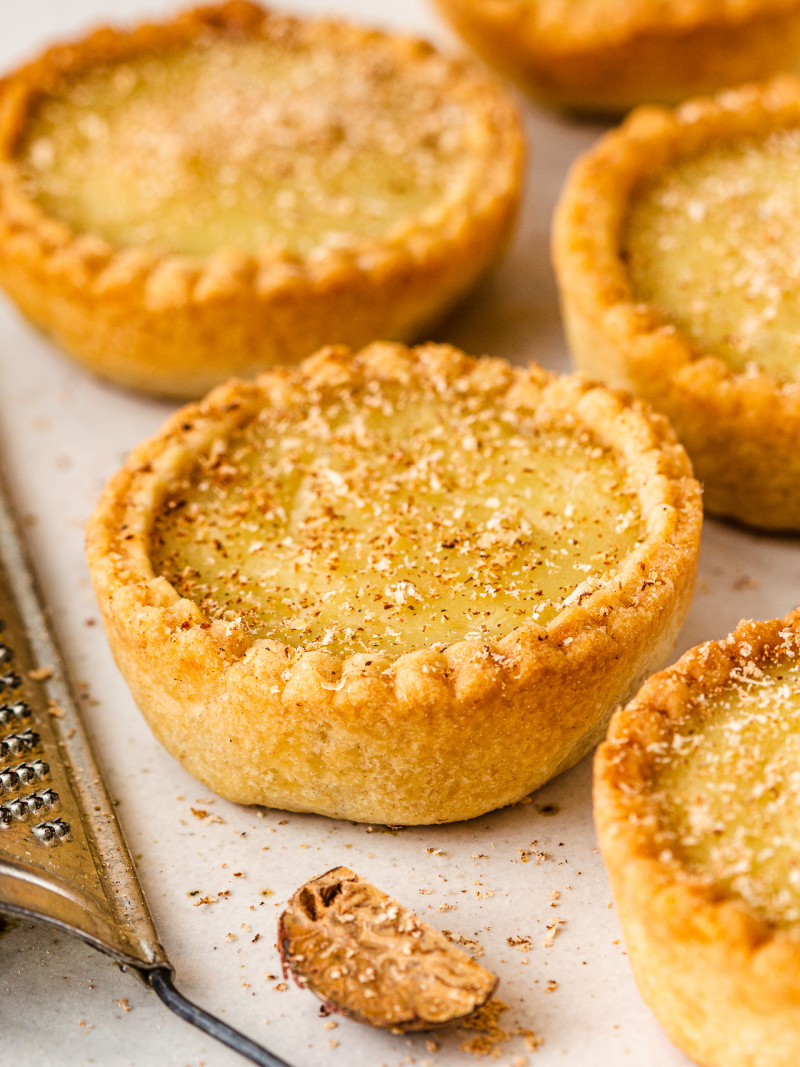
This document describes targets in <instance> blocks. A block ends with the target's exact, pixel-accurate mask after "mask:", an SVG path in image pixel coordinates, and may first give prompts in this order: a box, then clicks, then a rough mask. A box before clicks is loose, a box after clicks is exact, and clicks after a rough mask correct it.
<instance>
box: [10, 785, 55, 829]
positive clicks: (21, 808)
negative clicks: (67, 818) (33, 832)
mask: <svg viewBox="0 0 800 1067" xmlns="http://www.w3.org/2000/svg"><path fill="white" fill-rule="evenodd" d="M58 803H59V796H58V793H56V791H55V789H43V790H42V791H41V792H37V793H28V794H27V795H26V796H24V797H15V799H14V800H12V801H10V802H9V803H8V804H0V826H2V827H8V826H10V825H11V824H12V822H13V821H14V820H16V821H17V822H27V821H28V820H29V819H33V818H35V817H36V816H37V815H40V814H41V813H42V812H45V811H50V810H52V809H53V808H55V807H57V805H58Z"/></svg>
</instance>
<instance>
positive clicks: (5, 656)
mask: <svg viewBox="0 0 800 1067" xmlns="http://www.w3.org/2000/svg"><path fill="white" fill-rule="evenodd" d="M13 658H14V650H13V648H9V646H8V645H5V644H3V643H2V642H0V667H5V666H6V664H8V663H10V662H11V661H12V660H13Z"/></svg>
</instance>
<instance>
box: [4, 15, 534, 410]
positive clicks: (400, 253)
mask: <svg viewBox="0 0 800 1067" xmlns="http://www.w3.org/2000/svg"><path fill="white" fill-rule="evenodd" d="M298 22H299V20H297V19H293V18H292V17H291V16H288V15H279V14H275V13H272V12H269V11H265V10H264V9H262V8H260V7H258V6H257V5H255V4H251V3H248V2H246V0H230V2H228V3H223V4H220V5H219V6H215V7H204V8H198V9H195V10H193V11H188V12H185V13H183V14H182V15H180V16H178V17H177V18H176V19H175V20H174V21H173V22H171V23H164V24H156V23H147V24H143V25H140V26H138V27H136V28H134V29H132V30H129V31H124V30H117V29H111V28H103V29H99V30H97V31H95V32H94V33H93V34H91V35H90V36H88V37H87V38H85V39H84V40H83V41H79V42H76V43H72V44H67V45H59V46H56V47H54V48H51V49H49V50H48V51H47V52H45V53H44V54H43V55H42V56H41V57H39V58H38V59H37V60H35V61H34V62H32V63H30V64H28V65H27V66H25V67H22V68H20V69H19V70H18V71H16V72H14V73H13V74H11V75H9V76H8V77H6V78H5V79H4V80H3V81H2V82H0V285H2V286H3V288H5V289H6V291H7V292H8V293H9V295H10V296H11V297H12V299H13V300H14V301H15V302H16V303H17V304H18V306H19V307H20V309H21V310H22V311H23V313H24V314H25V315H26V316H27V317H29V318H30V319H31V320H32V321H33V322H34V323H35V324H36V325H38V326H39V327H41V328H42V329H44V330H45V331H46V332H48V333H50V334H52V335H53V337H54V338H55V340H56V341H57V342H58V343H59V344H60V345H61V346H62V347H63V348H64V349H66V350H67V351H68V352H70V353H71V354H72V355H73V356H74V357H75V358H77V359H78V360H79V361H80V362H82V363H83V364H84V365H85V366H87V367H88V368H89V369H90V370H91V371H93V372H94V373H96V374H98V375H99V376H101V377H104V378H109V379H111V380H113V381H116V382H119V383H121V384H122V385H125V386H127V387H130V388H134V389H138V390H142V391H145V392H151V393H157V394H163V395H168V396H175V397H180V398H191V397H197V396H200V395H202V394H203V393H204V392H205V391H206V390H208V389H210V388H211V387H212V386H214V385H216V384H218V383H219V382H220V381H221V380H224V379H225V378H227V377H229V376H231V375H242V376H249V375H252V374H255V373H257V372H258V371H259V370H261V369H263V368H264V367H266V366H270V365H276V364H277V365H280V364H292V363H296V362H297V361H298V360H299V359H301V358H302V357H304V356H306V355H308V354H310V353H311V352H313V351H315V350H316V349H317V348H319V347H320V346H322V345H323V344H328V343H333V342H335V343H340V342H341V343H346V344H350V345H352V346H354V347H359V346H361V345H363V344H366V343H368V342H369V341H371V340H373V339H374V338H375V337H376V336H381V337H384V336H385V337H389V338H393V339H398V340H405V339H410V338H413V337H416V336H419V335H420V334H421V333H422V332H424V331H425V330H426V329H427V328H428V327H429V325H430V324H431V323H433V322H434V321H435V320H436V319H437V318H439V317H440V316H442V315H443V314H444V313H445V312H446V311H447V310H449V309H450V308H451V307H452V306H453V305H454V304H455V303H457V301H458V300H459V299H460V298H461V297H462V296H463V295H464V294H465V292H466V291H467V290H468V289H469V288H470V287H471V286H472V285H473V283H474V282H476V281H477V279H478V278H479V277H480V276H481V275H482V274H483V273H484V272H485V271H486V270H487V269H489V267H490V266H491V265H492V264H493V263H494V261H495V259H496V258H497V257H498V255H499V254H500V252H501V251H502V250H503V247H504V245H505V243H506V241H507V239H508V237H509V234H510V231H511V227H512V225H513V222H514V219H515V216H516V212H517V208H518V203H519V196H520V186H521V176H522V170H523V165H524V155H525V147H524V140H523V134H522V130H521V125H520V122H519V119H518V117H517V114H516V111H515V109H514V107H513V104H512V103H511V101H510V99H509V98H508V97H507V95H506V94H505V93H504V92H503V91H502V90H501V89H500V88H499V87H498V86H496V85H495V84H494V83H493V82H492V81H491V80H490V79H488V78H487V77H486V76H485V75H484V74H483V73H482V72H481V71H480V70H479V68H478V67H477V65H476V64H474V63H471V62H469V61H466V60H458V59H447V60H446V59H445V58H444V57H439V58H440V60H441V62H446V63H447V64H448V66H449V70H450V73H451V77H452V82H453V91H454V93H455V94H456V95H457V97H458V99H460V100H461V101H462V102H464V103H465V104H466V106H468V107H471V108H474V109H475V112H476V115H478V116H479V117H480V121H479V123H478V125H479V126H480V136H479V137H476V145H478V144H479V148H477V147H476V151H477V152H479V153H480V158H481V160H482V166H481V167H480V170H481V174H480V176H479V177H476V178H475V180H474V181H473V183H472V186H471V187H470V188H469V190H468V191H467V195H466V198H465V199H463V200H460V201H458V202H455V201H454V202H452V203H447V204H445V205H444V206H443V208H442V211H441V212H440V213H439V215H440V217H438V218H436V219H432V220H427V221H425V222H423V221H421V220H416V221H414V220H412V222H410V223H409V225H408V226H407V227H405V228H404V229H402V232H401V230H400V229H398V228H396V229H395V231H393V233H392V234H391V237H390V238H387V239H384V240H372V241H365V242H363V243H362V244H360V245H359V246H358V247H355V248H353V249H352V250H344V251H340V250H333V249H331V250H327V251H326V252H325V253H324V254H321V255H317V256H315V257H313V258H306V259H298V258H293V257H290V256H284V255H281V254H279V253H270V254H264V255H250V254H245V253H243V252H241V251H239V250H237V249H235V248H222V249H220V250H219V251H218V252H216V253H214V254H213V255H210V256H207V257H190V256H184V255H177V254H161V253H158V252H155V251H151V250H149V249H146V248H135V247H133V248H122V249H115V248H112V247H111V246H110V245H109V244H108V243H107V242H105V241H104V240H102V239H100V238H99V237H97V236H93V235H91V234H82V233H77V232H74V231H72V230H71V229H70V228H69V227H68V226H66V225H65V224H64V223H62V222H60V221H58V220H56V219H53V218H49V217H48V216H47V215H45V214H44V213H43V212H42V211H41V210H40V209H39V208H38V207H37V205H36V204H34V203H33V202H32V201H31V200H30V199H29V198H28V197H27V196H26V195H25V193H24V191H23V190H22V189H21V188H20V187H19V182H18V181H17V180H16V178H15V174H14V168H13V164H12V162H11V157H12V153H13V145H14V139H15V137H16V136H17V135H18V133H19V131H20V129H21V128H22V127H23V126H24V122H25V114H26V109H27V107H28V104H29V102H30V101H31V100H32V99H34V98H35V96H36V94H37V93H39V92H41V91H42V90H46V89H47V87H48V86H50V85H52V84H54V83H56V82H57V80H58V78H59V77H60V76H61V75H62V74H63V73H64V72H68V71H74V70H80V69H84V68H86V67H89V66H91V65H93V64H95V63H101V62H107V61H112V60H115V59H118V58H121V57H124V56H128V55H133V54H138V53H141V52H146V51H148V50H154V49H161V48H163V47H165V45H168V44H171V43H175V42H182V41H189V40H191V39H193V38H194V37H195V36H197V35H199V34H202V33H208V32H209V31H213V32H218V33H230V34H237V33H238V34H242V33H245V34H257V33H262V32H269V28H270V27H271V26H272V25H277V26H279V27H281V28H283V30H284V31H285V30H286V28H287V27H289V28H291V26H292V25H297V24H298ZM316 25H317V27H318V29H319V32H320V33H321V34H324V35H325V36H326V37H328V38H330V37H335V38H336V39H338V40H340V41H341V42H342V44H343V47H348V48H358V47H365V46H369V45H370V44H373V45H376V44H379V45H380V46H381V47H385V48H389V49H391V50H393V51H394V53H395V54H397V55H400V56H401V57H403V59H404V60H407V61H408V63H409V64H411V65H413V64H414V63H418V62H424V61H426V59H428V58H429V57H431V56H432V55H433V54H434V50H433V49H432V48H431V46H430V45H429V44H427V43H425V42H423V41H420V40H416V39H411V38H405V37H399V36H397V37H395V36H389V35H387V34H382V33H380V32H378V31H372V30H367V29H362V28H360V27H357V26H355V25H351V24H348V23H344V22H336V21H330V20H329V21H324V22H319V23H317V24H316Z"/></svg>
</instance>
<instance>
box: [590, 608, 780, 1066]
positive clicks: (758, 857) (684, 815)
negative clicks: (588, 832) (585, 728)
mask: <svg viewBox="0 0 800 1067" xmlns="http://www.w3.org/2000/svg"><path fill="white" fill-rule="evenodd" d="M798 652H800V610H798V611H795V612H793V613H792V614H791V615H789V616H787V618H786V619H783V620H775V621H771V622H742V623H740V624H739V626H738V627H737V628H736V630H735V631H734V632H733V634H731V635H730V637H728V638H726V639H725V640H724V641H719V642H709V643H707V644H703V645H699V646H698V647H697V648H693V649H691V650H690V651H689V652H687V653H686V654H685V655H684V656H682V657H681V659H679V660H678V662H677V663H676V664H675V665H674V666H673V667H670V668H669V669H668V670H665V671H662V672H661V673H659V674H656V675H654V677H652V678H651V679H650V680H649V681H648V682H646V683H645V685H644V686H643V688H642V690H641V691H640V692H639V694H638V695H637V696H636V698H635V699H634V700H633V701H632V702H631V703H630V704H629V705H628V706H627V707H626V708H625V709H623V710H621V711H619V712H617V714H616V715H615V716H614V718H613V719H612V721H611V727H610V730H609V736H608V740H607V741H606V742H605V743H604V744H603V745H602V746H601V747H600V748H599V749H598V752H597V756H596V760H595V815H596V820H597V829H598V833H599V837H600V844H601V845H602V850H603V855H604V857H605V861H606V866H607V868H608V874H609V878H610V880H611V885H612V888H613V891H614V897H615V900H616V904H617V908H618V910H619V917H620V920H621V922H622V926H623V930H624V933H625V940H626V944H627V948H628V952H629V955H630V960H631V965H632V967H633V970H634V974H635V976H636V980H637V982H638V985H639V988H640V990H641V993H642V996H643V997H644V999H645V1000H646V1001H647V1003H648V1004H649V1005H650V1007H651V1008H652V1009H653V1011H654V1012H655V1014H656V1015H657V1017H658V1018H659V1020H660V1021H661V1023H662V1025H663V1026H664V1028H665V1029H666V1031H667V1033H668V1034H669V1036H670V1037H671V1038H672V1040H673V1041H674V1042H675V1043H676V1044H677V1045H679V1046H680V1047H681V1048H682V1049H683V1050H684V1051H685V1052H687V1053H688V1054H689V1055H690V1056H692V1057H693V1058H694V1059H696V1060H697V1062H698V1063H700V1064H703V1065H705V1067H796V1065H797V1064H798V1063H800V1025H798V1014H799V1013H800V844H799V843H798V833H797V828H798V825H799V824H800V769H799V768H800V657H799V656H798Z"/></svg>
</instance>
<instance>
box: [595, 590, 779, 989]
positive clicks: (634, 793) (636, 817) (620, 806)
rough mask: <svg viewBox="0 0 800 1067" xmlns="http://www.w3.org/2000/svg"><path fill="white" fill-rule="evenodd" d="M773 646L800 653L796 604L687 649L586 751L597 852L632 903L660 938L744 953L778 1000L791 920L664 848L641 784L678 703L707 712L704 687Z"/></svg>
mask: <svg viewBox="0 0 800 1067" xmlns="http://www.w3.org/2000/svg"><path fill="white" fill-rule="evenodd" d="M781 650H782V651H783V653H784V656H786V655H787V654H789V655H791V654H793V655H794V656H795V657H797V656H799V655H800V608H797V609H795V610H794V611H792V612H790V613H789V614H788V615H787V616H786V617H785V618H783V619H772V620H769V621H753V620H748V619H745V620H742V621H741V622H740V623H739V625H738V626H737V627H736V629H735V630H734V631H733V632H732V633H731V634H730V635H729V636H728V637H726V638H724V639H723V640H721V641H707V642H705V643H704V644H701V645H697V646H695V647H694V648H691V649H689V651H688V652H686V653H684V655H683V656H681V658H680V659H679V660H678V661H677V662H676V663H675V664H674V665H673V666H672V667H669V668H667V669H666V670H664V671H660V672H659V673H658V674H655V675H653V676H652V677H651V678H650V679H649V680H648V681H647V682H645V684H644V685H643V686H642V688H641V690H640V691H639V693H638V694H637V695H636V697H635V698H634V699H633V700H632V701H631V702H630V703H629V704H628V705H627V706H626V707H625V708H622V709H620V710H619V711H618V712H616V714H615V715H614V717H613V718H612V720H611V724H610V727H609V731H608V737H607V739H606V741H605V742H604V743H603V744H602V745H601V746H600V747H599V748H598V750H597V753H596V756H595V782H594V805H595V819H596V822H597V826H598V830H599V832H600V839H601V844H602V847H603V852H604V854H605V856H606V860H607V862H608V863H609V866H610V867H613V868H614V869H616V870H620V869H621V867H622V866H623V865H624V872H625V874H624V877H625V885H626V896H629V897H631V898H633V899H636V900H637V901H638V902H639V906H644V902H645V901H646V902H647V905H646V906H647V908H648V914H649V915H650V917H651V920H652V922H653V924H655V925H658V924H661V925H663V927H664V932H665V934H666V936H668V937H669V936H674V937H675V938H676V939H677V940H678V941H684V942H685V941H686V939H687V938H689V937H694V936H697V937H698V938H700V939H701V940H702V942H703V943H704V944H710V943H716V944H718V945H720V946H722V947H724V950H725V952H726V954H727V955H728V956H729V957H730V958H732V959H733V958H738V959H742V960H747V961H748V965H749V966H751V967H752V968H753V969H754V971H753V973H754V974H757V976H758V981H759V983H760V986H759V996H761V997H763V998H764V1000H765V1001H767V1000H774V1001H777V1002H780V1001H782V1000H784V999H787V998H790V997H791V994H790V991H789V990H787V985H786V982H787V974H791V975H796V973H797V963H798V959H799V958H800V956H798V953H799V952H800V924H799V923H793V924H780V923H778V922H772V921H770V920H768V919H765V918H761V917H759V916H757V915H755V914H754V912H752V911H751V910H750V909H749V908H748V907H747V905H746V904H745V903H744V902H743V901H741V900H740V899H738V898H737V897H735V896H734V894H732V893H729V892H727V891H726V890H725V889H724V888H723V887H722V886H720V885H719V884H718V883H716V882H713V881H709V880H708V878H705V877H703V876H702V874H701V873H700V872H698V873H694V872H692V871H690V870H688V869H687V868H686V867H685V866H684V865H683V864H682V863H681V862H680V860H679V859H678V858H677V857H676V855H675V854H674V852H673V851H671V850H669V851H665V846H664V842H663V840H662V838H661V827H662V822H661V819H660V818H659V813H658V806H657V803H656V801H655V799H654V798H653V796H652V794H651V793H650V792H649V785H650V783H651V781H652V773H653V770H654V766H655V762H656V758H657V756H656V750H655V748H654V746H655V745H658V744H659V742H663V741H668V740H669V739H670V738H671V737H672V736H673V732H674V729H675V727H676V726H678V725H682V726H684V727H685V725H686V719H687V705H690V713H691V715H692V717H694V718H696V719H697V720H698V721H702V720H703V719H704V718H705V716H706V715H708V714H709V712H708V710H707V708H704V705H703V702H702V699H701V698H702V697H703V696H704V695H706V694H709V695H710V694H712V693H714V692H716V691H719V689H720V688H721V687H723V686H724V685H725V683H726V682H727V681H728V679H729V678H730V677H731V676H732V675H733V673H734V671H736V670H737V668H740V667H741V666H742V664H743V663H751V664H754V665H755V666H759V665H764V666H766V665H767V664H770V663H771V664H774V663H775V657H776V655H778V654H779V653H780V652H781ZM660 936H661V935H659V937H660ZM789 968H791V969H789ZM791 999H794V1000H796V995H795V996H794V997H793V998H791Z"/></svg>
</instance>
